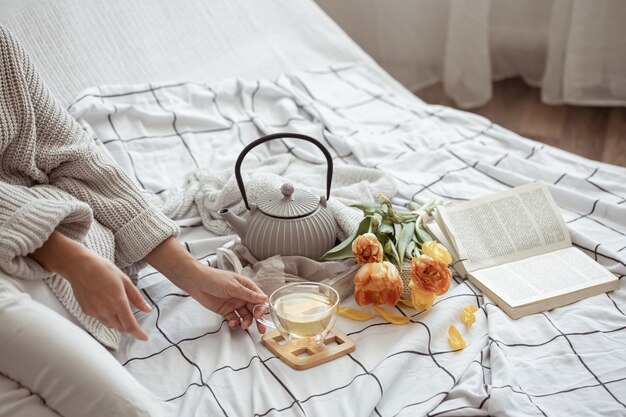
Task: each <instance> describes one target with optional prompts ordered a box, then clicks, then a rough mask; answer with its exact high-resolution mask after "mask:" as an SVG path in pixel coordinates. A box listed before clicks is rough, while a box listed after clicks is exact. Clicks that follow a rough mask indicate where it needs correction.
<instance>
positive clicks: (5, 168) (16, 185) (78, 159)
mask: <svg viewBox="0 0 626 417" xmlns="http://www.w3.org/2000/svg"><path fill="white" fill-rule="evenodd" d="M54 230H57V231H59V232H61V233H63V234H64V235H66V236H69V237H71V238H73V239H75V240H78V241H81V242H83V243H84V244H85V246H87V247H88V248H90V249H92V250H93V251H95V252H97V253H98V254H100V255H101V256H103V257H105V258H107V259H109V260H111V261H114V262H115V264H116V265H117V266H119V267H120V268H122V269H123V270H124V271H125V272H126V273H127V274H129V275H132V274H134V273H136V272H137V270H138V269H139V268H140V267H141V266H142V264H141V260H142V259H143V258H144V257H145V256H146V255H147V254H148V253H149V252H150V251H151V250H152V249H153V248H154V247H155V246H157V245H158V244H159V243H160V242H162V241H163V240H165V239H166V238H167V237H169V236H173V235H176V234H177V233H178V229H177V227H176V225H175V224H174V223H173V222H172V221H170V220H169V219H167V218H166V217H165V216H163V215H162V214H161V213H160V212H159V211H158V210H156V209H155V208H152V207H150V206H149V205H148V203H147V202H146V201H145V200H144V199H143V197H142V196H141V194H140V192H139V191H138V189H137V188H136V187H135V185H134V184H133V183H132V182H131V180H130V179H129V178H128V177H127V176H126V174H125V173H124V172H123V171H122V170H121V169H120V168H119V167H118V166H117V165H116V164H115V163H114V162H113V161H110V160H109V159H107V157H106V156H104V155H103V154H102V153H101V152H100V150H99V149H98V148H97V146H96V145H95V143H94V141H93V139H92V138H90V137H89V136H88V135H87V134H86V133H85V132H84V131H83V130H82V129H81V127H80V126H79V125H78V123H76V121H74V120H73V119H72V118H71V117H70V116H69V114H68V113H67V112H66V111H65V110H64V109H62V108H61V107H60V106H59V104H58V103H57V102H56V101H55V100H54V99H53V98H52V97H51V95H50V93H49V92H48V90H47V88H46V86H45V85H44V84H43V82H42V80H41V78H40V77H39V74H38V73H37V71H36V70H35V68H34V67H33V63H32V61H31V60H30V58H29V57H28V56H27V55H26V53H25V52H24V50H23V48H22V47H21V46H20V44H19V43H18V42H17V40H16V39H15V38H14V37H13V36H12V35H11V34H10V33H9V32H8V31H7V30H6V29H4V28H2V27H0V270H2V272H4V273H5V274H8V275H9V276H13V277H17V278H22V279H43V280H45V281H46V282H47V284H48V285H49V287H50V288H51V289H52V292H53V293H54V294H55V295H56V296H57V297H58V299H59V300H60V301H61V303H62V304H63V305H64V306H65V308H67V310H68V311H69V312H70V313H71V314H72V315H73V316H75V317H76V318H77V319H78V320H79V321H80V323H82V324H83V325H84V326H85V328H86V329H87V331H89V332H90V333H91V334H92V335H93V336H94V337H95V338H96V339H97V340H98V341H100V342H101V343H102V344H104V345H105V346H107V347H110V348H114V349H115V348H117V347H118V345H119V333H118V332H117V331H115V330H112V329H109V328H106V327H105V326H103V325H102V324H101V323H100V322H98V321H97V320H95V319H93V318H91V317H89V316H87V315H85V314H84V313H83V311H82V310H81V308H80V306H79V305H78V303H77V301H76V298H75V297H74V295H73V293H72V288H71V286H70V285H69V283H68V281H66V280H65V279H64V278H63V277H60V276H58V275H56V274H52V273H51V272H49V271H47V270H45V269H44V268H42V267H41V266H39V264H37V263H36V262H35V261H33V260H32V259H30V258H29V257H28V256H27V255H28V254H30V253H32V252H33V251H34V250H36V249H37V248H39V247H41V246H42V245H43V243H44V242H45V241H46V240H47V239H48V237H49V236H50V234H51V233H52V232H53V231H54ZM0 279H2V278H0ZM85 279H89V277H85Z"/></svg>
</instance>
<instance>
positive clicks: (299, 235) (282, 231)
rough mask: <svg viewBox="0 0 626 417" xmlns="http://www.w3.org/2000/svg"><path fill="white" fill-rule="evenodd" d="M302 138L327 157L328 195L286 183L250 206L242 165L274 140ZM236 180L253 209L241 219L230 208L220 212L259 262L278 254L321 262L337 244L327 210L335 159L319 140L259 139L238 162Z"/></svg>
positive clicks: (280, 135) (279, 135)
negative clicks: (245, 158) (261, 147)
mask: <svg viewBox="0 0 626 417" xmlns="http://www.w3.org/2000/svg"><path fill="white" fill-rule="evenodd" d="M283 138H294V139H302V140H305V141H307V142H310V143H313V144H314V145H316V146H317V147H318V148H319V149H320V150H321V151H322V152H323V153H324V156H325V157H326V161H327V168H326V196H316V195H315V194H313V193H311V192H309V191H306V190H302V189H295V188H294V186H293V185H292V184H289V183H286V184H283V186H282V187H281V188H280V190H278V189H268V190H265V191H264V192H262V194H261V197H260V198H259V200H258V201H257V202H256V204H249V203H248V198H247V196H246V189H245V187H244V184H243V180H242V178H241V163H242V162H243V159H244V157H245V156H246V154H247V153H248V152H249V151H250V150H251V149H252V148H254V147H256V146H258V145H260V144H262V143H265V142H268V141H270V140H274V139H283ZM235 177H236V179H237V185H238V186H239V191H240V192H241V196H242V197H243V201H244V203H245V204H246V208H247V209H248V210H249V211H248V212H247V213H246V214H245V215H244V217H239V216H237V215H236V214H234V213H233V212H231V211H229V210H228V209H221V210H219V212H218V213H219V214H221V215H222V217H223V218H224V220H225V221H226V222H227V223H228V224H229V225H230V226H231V227H232V228H233V229H235V232H236V233H237V234H238V235H239V237H240V238H241V242H242V244H243V245H244V246H245V247H247V248H248V249H249V250H250V252H251V253H252V255H253V256H254V257H255V258H257V259H258V260H262V259H266V258H269V257H271V256H274V255H283V256H288V255H300V256H306V257H308V258H311V259H315V260H319V259H320V258H321V257H322V255H323V254H324V253H326V252H327V251H328V250H329V249H331V248H332V247H333V246H334V244H335V236H336V226H335V219H334V217H333V215H332V213H331V212H330V210H329V209H328V207H326V202H327V201H328V199H329V198H330V186H331V182H332V177H333V160H332V157H331V156H330V153H329V152H328V150H327V149H326V148H325V147H324V146H323V145H322V144H321V143H319V142H318V141H317V140H315V139H313V138H311V137H309V136H306V135H301V134H298V133H275V134H272V135H268V136H264V137H262V138H259V139H257V140H255V141H254V142H252V143H250V144H249V145H248V146H246V147H245V148H244V149H243V151H241V154H240V155H239V157H238V158H237V162H236V163H235Z"/></svg>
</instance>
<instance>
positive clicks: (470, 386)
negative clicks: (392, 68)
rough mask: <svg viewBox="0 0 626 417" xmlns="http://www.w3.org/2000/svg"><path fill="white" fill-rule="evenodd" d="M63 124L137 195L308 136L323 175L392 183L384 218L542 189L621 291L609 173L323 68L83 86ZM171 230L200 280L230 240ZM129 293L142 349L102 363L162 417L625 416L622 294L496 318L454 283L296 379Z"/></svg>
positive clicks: (149, 278) (149, 285) (620, 224)
mask: <svg viewBox="0 0 626 417" xmlns="http://www.w3.org/2000/svg"><path fill="white" fill-rule="evenodd" d="M70 111H71V113H72V114H73V115H74V116H75V117H76V118H77V119H78V120H79V121H80V123H81V124H82V125H83V127H84V128H85V129H87V130H88V131H89V132H90V133H91V134H92V135H93V136H94V137H95V138H97V140H98V141H99V142H100V143H101V144H102V146H103V148H104V149H105V150H106V151H107V152H109V154H110V155H111V156H112V157H114V158H115V159H116V160H117V161H118V162H119V163H120V164H121V165H122V167H123V168H124V169H125V170H126V171H127V172H128V173H129V175H130V176H131V177H133V178H135V180H136V181H137V183H138V184H143V185H144V186H145V188H146V189H147V190H148V192H149V193H159V192H161V194H163V193H164V192H162V190H164V189H171V188H172V187H178V186H180V185H181V184H182V180H183V178H184V177H185V175H186V174H187V173H189V172H191V171H193V170H195V169H196V168H195V167H194V163H193V159H192V156H193V157H194V158H195V160H196V161H197V162H198V164H199V167H200V168H204V169H211V170H221V169H232V166H233V164H234V160H235V158H236V157H237V155H238V154H239V152H240V150H241V149H242V148H243V147H244V145H245V144H247V143H249V142H250V141H252V140H254V139H256V138H257V137H259V136H261V135H263V134H267V133H273V132H276V131H285V130H286V131H297V132H301V133H305V134H309V135H311V136H313V137H316V138H318V139H319V140H321V141H322V142H323V143H324V144H326V145H327V146H328V148H329V150H330V151H331V153H332V155H333V157H334V161H335V163H336V164H338V165H341V164H350V165H358V166H364V167H370V168H372V169H380V170H384V171H386V172H388V173H390V174H392V175H393V176H394V178H395V181H396V182H397V185H398V190H399V192H398V194H397V195H396V196H394V197H395V199H396V201H397V202H398V203H402V202H405V201H407V200H413V201H418V202H422V201H425V200H427V199H429V198H432V197H435V198H442V199H446V200H449V201H462V200H466V199H471V198H476V197H479V196H483V195H486V194H489V193H492V192H496V191H500V190H504V189H507V188H509V187H512V186H516V185H520V184H523V183H526V182H528V181H532V180H543V181H545V182H546V183H547V184H548V185H549V188H550V191H551V192H552V194H553V196H554V198H555V200H556V201H557V204H558V205H559V207H560V208H561V211H562V214H563V216H564V218H565V221H566V223H567V225H568V228H569V230H570V233H571V235H572V240H573V242H574V244H575V245H576V246H577V247H579V248H581V249H582V250H583V251H584V252H585V253H587V254H589V255H590V256H592V257H594V258H595V259H596V260H597V261H598V262H600V263H601V264H603V265H605V266H606V267H607V268H608V269H609V270H610V271H611V272H613V273H614V274H616V275H617V276H619V277H620V279H621V278H623V276H624V275H625V274H626V169H624V168H620V167H615V166H611V165H606V164H602V163H598V162H595V161H590V160H587V159H584V158H580V157H578V156H575V155H573V154H570V153H567V152H564V151H561V150H558V149H556V148H552V147H550V146H547V145H543V144H541V143H538V142H534V141H531V140H528V139H525V138H521V137H519V136H518V135H516V134H514V133H512V132H509V131H507V130H505V129H503V128H501V127H499V126H497V125H494V124H493V123H491V122H489V121H488V120H486V119H484V118H482V117H479V116H476V115H472V114H469V113H464V112H460V111H456V110H453V109H450V108H446V107H441V106H430V105H426V104H424V103H422V102H421V101H419V100H417V99H411V98H409V97H407V96H404V95H402V94H396V93H395V91H394V89H393V88H390V87H389V86H388V84H387V81H386V80H385V79H384V78H382V77H380V76H379V74H378V73H376V72H375V71H372V70H371V69H369V68H365V67H361V66H354V65H346V66H338V65H336V66H333V67H331V68H321V69H315V70H310V71H302V72H297V73H290V74H286V75H284V76H281V77H279V78H278V79H275V80H274V79H259V80H254V79H253V80H228V81H224V82H221V83H217V84H211V85H202V84H197V83H185V82H181V83H169V84H141V85H131V86H112V87H101V88H93V89H89V90H87V91H85V92H84V93H83V94H82V95H81V96H80V99H79V100H77V101H76V102H75V103H74V104H72V106H71V107H70ZM290 146H293V149H292V150H291V151H290V152H291V154H293V155H294V157H295V158H299V159H304V160H312V161H315V160H319V157H318V155H317V154H316V153H315V151H311V149H310V148H307V147H306V146H300V145H299V144H298V143H297V142H295V141H294V142H293V143H290ZM187 149H189V150H187ZM285 152H288V148H287V147H286V145H285V144H281V143H274V144H266V145H263V146H261V147H259V155H261V156H262V157H268V156H271V155H278V154H283V153H285ZM309 152H311V153H309ZM182 188H183V190H184V187H182ZM331 198H332V196H331ZM181 226H182V227H183V235H182V236H181V240H182V241H183V242H184V244H185V245H186V246H187V248H188V250H189V251H190V252H191V253H192V254H194V256H196V257H197V258H198V259H200V260H201V261H202V262H206V263H208V264H211V265H214V263H215V255H214V253H215V250H216V248H217V247H218V246H219V245H221V244H223V243H225V242H226V241H228V240H229V239H230V237H228V236H226V237H221V238H218V239H216V238H213V237H211V236H210V234H208V232H207V231H206V230H204V228H203V227H202V225H201V223H200V221H199V219H198V218H193V217H191V218H187V219H185V220H182V221H181ZM140 285H141V287H142V289H143V292H144V294H145V295H146V297H147V298H148V300H149V301H150V302H151V303H153V305H154V306H155V310H154V311H153V312H152V313H150V314H145V313H137V317H138V319H139V321H140V323H141V324H142V326H143V327H144V328H146V329H147V330H148V331H149V334H150V337H151V339H150V341H149V342H148V343H141V342H136V341H134V340H131V339H130V338H125V339H124V342H123V344H122V347H121V349H120V350H119V351H118V352H116V354H115V355H116V357H117V358H118V360H119V361H120V362H121V363H122V364H123V365H124V366H125V367H126V369H127V370H129V371H130V372H131V373H132V374H133V375H134V376H135V377H136V378H137V379H138V380H139V381H140V382H141V383H143V384H144V385H146V386H147V387H148V388H149V389H150V390H152V391H153V392H155V393H156V394H157V396H158V397H159V398H161V399H162V400H164V401H166V402H167V403H168V404H169V406H170V407H172V415H178V416H196V415H225V416H244V415H255V416H270V415H271V416H292V415H296V416H323V415H341V416H370V415H371V416H397V415H402V416H416V415H426V414H428V415H431V416H433V415H443V416H457V415H498V416H501V415H506V416H534V415H537V416H541V415H544V416H545V415H623V414H624V413H625V410H626V377H625V375H626V355H624V352H623V346H625V345H626V316H625V314H624V313H625V312H626V289H625V288H624V285H623V279H622V285H621V286H620V288H619V289H618V290H616V291H614V292H612V293H609V294H601V295H598V296H595V297H591V298H588V299H585V300H582V301H580V302H578V303H575V304H572V305H569V306H565V307H561V308H558V309H555V310H553V311H550V312H547V313H543V314H537V315H533V316H529V317H525V318H522V319H520V320H516V321H513V320H511V319H509V318H508V316H506V315H505V314H504V313H503V312H502V311H501V310H500V309H499V308H498V307H497V306H495V305H494V304H493V303H492V302H491V301H490V300H489V299H488V298H486V297H483V295H482V294H480V292H479V291H478V290H477V289H476V288H473V287H472V286H471V285H470V284H469V283H468V282H464V281H462V280H460V279H458V278H455V282H454V283H453V285H452V287H451V289H450V291H449V292H448V293H446V294H445V295H444V296H442V297H440V299H438V300H437V302H436V304H435V306H434V307H433V309H431V310H429V311H427V312H417V311H414V310H411V309H409V308H406V307H398V310H399V312H402V313H403V314H406V315H410V316H411V318H412V319H411V323H409V324H406V325H403V326H394V325H391V324H388V323H386V322H384V321H383V320H381V319H380V318H374V319H372V320H370V321H368V322H354V321H350V320H347V319H344V318H340V319H339V320H338V322H337V325H338V326H339V328H341V329H342V330H343V331H344V332H346V333H347V334H348V335H349V336H350V337H351V338H352V339H353V340H355V342H356V344H357V349H356V351H355V352H354V353H352V354H350V355H348V356H346V357H343V358H341V359H338V360H336V361H333V362H330V363H327V364H324V365H321V366H319V367H316V368H312V369H310V370H306V371H294V370H292V369H291V368H289V367H288V366H287V365H285V364H283V363H282V362H281V361H280V360H278V359H277V358H276V357H275V356H273V355H272V354H271V353H270V352H269V351H268V350H266V349H265V348H264V347H263V346H262V345H261V344H260V335H259V334H258V333H257V332H256V331H255V330H249V331H246V332H244V331H229V330H228V329H227V327H226V326H225V324H224V321H223V320H222V319H221V318H220V317H218V316H216V315H214V314H212V313H210V312H207V311H205V310H203V309H202V308H201V307H199V306H198V305H197V304H196V303H195V302H194V301H193V300H191V299H190V298H188V297H187V296H186V295H185V294H182V293H181V292H180V291H179V290H177V289H176V288H175V287H173V286H172V285H171V284H170V283H169V282H168V281H167V280H165V279H164V278H163V277H162V276H161V275H160V274H158V273H155V272H154V271H151V270H149V269H148V270H145V271H144V272H143V275H142V279H141V281H140ZM351 303H352V301H351V300H348V302H347V304H348V305H350V304H351ZM467 304H474V305H477V306H479V307H480V309H479V311H478V313H477V319H478V320H477V323H476V324H475V326H474V327H473V328H471V329H469V330H468V329H464V328H463V327H462V325H461V323H460V320H459V313H460V310H461V309H462V308H463V307H464V306H466V305H467ZM452 323H454V324H456V325H457V327H459V329H461V332H462V334H463V336H464V337H465V338H466V340H467V341H468V347H467V348H466V349H464V350H463V351H461V352H451V350H450V347H449V345H448V340H447V328H448V326H449V325H450V324H452Z"/></svg>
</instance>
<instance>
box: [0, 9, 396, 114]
mask: <svg viewBox="0 0 626 417" xmlns="http://www.w3.org/2000/svg"><path fill="white" fill-rule="evenodd" d="M0 24H2V25H3V26H5V27H7V28H8V29H9V30H11V31H12V32H13V34H14V35H15V36H16V37H17V38H18V39H19V40H20V41H21V42H22V43H23V44H24V46H25V48H26V50H27V51H28V52H29V54H30V55H31V56H32V58H33V61H34V62H35V64H36V65H37V68H38V70H39V71H40V72H41V75H42V77H43V79H44V80H45V81H46V83H47V84H48V86H49V87H50V89H51V91H52V93H53V95H54V96H55V97H56V98H57V99H58V100H59V101H60V102H61V103H62V104H63V105H64V106H67V105H68V104H69V103H70V101H71V100H73V99H75V98H76V95H77V94H78V93H79V92H80V91H82V90H84V89H86V88H88V87H92V86H96V85H104V84H109V85H110V84H130V83H140V82H144V81H147V80H149V81H151V82H159V81H165V82H167V81H170V80H174V79H175V80H194V81H201V82H216V81H221V80H224V79H227V78H230V77H247V78H258V77H269V78H273V77H276V76H278V75H279V74H281V73H283V72H285V71H293V70H298V69H305V68H313V67H321V66H324V65H330V64H333V63H336V62H359V63H361V64H363V65H366V66H368V67H370V68H372V69H374V70H376V71H379V72H380V74H381V77H384V78H387V80H388V82H389V84H390V85H391V86H392V87H391V88H396V89H397V90H398V91H399V92H400V91H402V92H404V89H403V88H402V87H400V86H399V84H397V83H396V82H395V81H394V80H393V79H392V78H391V77H389V76H388V75H387V74H386V73H385V72H384V71H383V70H381V69H380V67H379V66H378V65H377V64H376V63H375V62H374V61H373V60H372V58H371V57H369V55H367V54H366V53H364V52H363V51H362V50H361V48H359V47H358V46H357V45H356V44H355V43H354V42H353V41H352V40H351V39H350V38H349V37H348V36H347V35H346V34H345V33H344V32H343V31H342V30H341V29H340V28H339V27H338V26H337V24H335V22H333V21H332V20H331V19H330V18H329V17H328V16H327V15H326V14H325V13H324V12H323V11H322V10H321V9H320V8H319V7H318V6H317V4H316V3H315V2H314V1H313V0H289V1H284V0H260V1H248V0H211V1H205V0H177V1H175V2H172V1H168V0H133V1H127V0H109V1H106V2H102V1H99V0H19V1H15V0H0Z"/></svg>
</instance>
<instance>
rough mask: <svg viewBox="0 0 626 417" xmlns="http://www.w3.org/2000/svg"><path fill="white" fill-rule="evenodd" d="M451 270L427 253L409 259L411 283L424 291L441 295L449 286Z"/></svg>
mask: <svg viewBox="0 0 626 417" xmlns="http://www.w3.org/2000/svg"><path fill="white" fill-rule="evenodd" d="M450 278H452V272H451V271H450V269H448V267H447V266H446V265H445V264H444V263H443V262H441V261H438V260H435V259H433V258H431V257H430V256H428V255H420V257H419V258H413V260H412V261H411V279H412V281H413V284H414V285H415V286H416V287H417V288H419V289H421V290H422V291H425V292H432V293H435V294H437V295H441V294H443V293H445V292H446V291H448V288H449V287H450Z"/></svg>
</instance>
